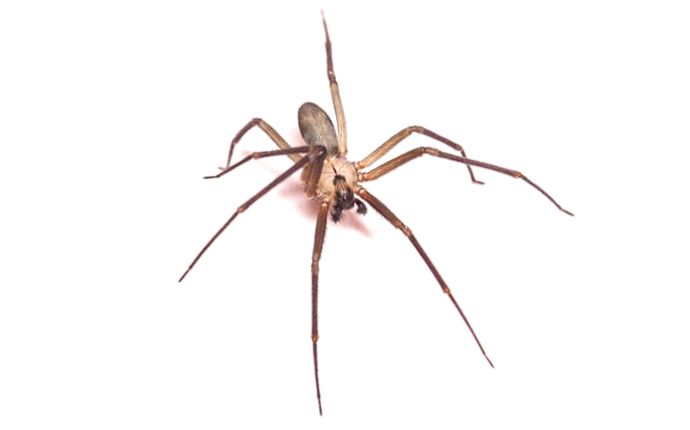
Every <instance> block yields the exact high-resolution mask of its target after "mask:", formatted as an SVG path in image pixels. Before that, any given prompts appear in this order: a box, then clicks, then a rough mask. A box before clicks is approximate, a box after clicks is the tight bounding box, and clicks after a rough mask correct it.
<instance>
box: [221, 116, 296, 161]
mask: <svg viewBox="0 0 690 430" xmlns="http://www.w3.org/2000/svg"><path fill="white" fill-rule="evenodd" d="M256 126H258V127H259V128H260V129H261V130H263V131H264V133H266V134H267V135H268V137H270V138H271V140H272V141H273V142H274V143H275V144H276V145H277V146H278V148H280V149H288V148H291V146H290V144H288V143H287V142H286V141H285V139H283V137H282V136H281V135H280V134H278V132H277V131H275V129H274V128H273V127H271V126H270V125H268V123H267V122H266V121H264V120H263V119H261V118H254V119H252V120H251V121H249V122H248V123H247V125H245V126H244V127H242V128H241V129H240V131H238V132H237V134H236V135H235V137H234V138H233V139H232V142H231V143H230V150H229V151H228V161H227V163H225V168H227V167H229V166H230V162H231V161H232V153H233V152H234V151H235V145H237V144H238V143H239V141H240V139H242V137H243V136H244V135H245V134H246V133H247V132H248V131H249V130H251V129H252V128H253V127H256ZM288 157H290V159H292V161H295V162H297V161H299V159H300V158H301V157H300V156H299V155H297V154H289V155H288Z"/></svg>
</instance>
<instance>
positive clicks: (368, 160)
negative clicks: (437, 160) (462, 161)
mask: <svg viewBox="0 0 690 430" xmlns="http://www.w3.org/2000/svg"><path fill="white" fill-rule="evenodd" d="M412 133H419V134H422V135H424V136H427V137H430V138H432V139H434V140H437V141H439V142H441V143H444V144H446V145H448V146H450V147H451V148H453V149H455V150H456V151H458V152H460V154H462V156H463V157H467V155H466V154H465V150H464V149H462V146H460V145H459V144H457V143H455V142H453V141H452V140H450V139H447V138H445V137H443V136H441V135H439V134H436V133H434V132H433V131H431V130H428V129H426V128H424V127H420V126H418V125H413V126H411V127H407V128H404V129H402V130H401V131H400V132H398V133H396V134H395V135H393V136H392V137H391V138H390V139H388V140H387V141H385V142H383V144H381V146H379V147H378V148H376V149H375V150H374V151H373V152H372V153H371V154H369V155H367V156H366V157H365V158H364V159H363V160H362V161H359V162H357V163H355V168H356V169H357V170H360V169H364V168H367V167H369V166H370V165H371V164H372V163H374V162H376V161H377V160H378V159H380V158H381V157H383V156H384V155H386V154H387V153H388V151H390V150H391V149H393V147H395V145H397V144H398V143H400V142H401V141H402V140H403V139H405V138H407V137H409V136H410V135H411V134H412ZM467 171H469V172H470V179H472V182H474V183H475V184H484V182H482V181H478V180H477V179H475V177H474V172H472V167H470V166H469V165H468V166H467Z"/></svg>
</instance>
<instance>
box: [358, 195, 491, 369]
mask: <svg viewBox="0 0 690 430" xmlns="http://www.w3.org/2000/svg"><path fill="white" fill-rule="evenodd" d="M356 193H357V194H358V195H359V196H360V197H361V198H362V199H363V200H364V201H365V202H367V203H369V205H371V207H373V208H374V210H376V211H377V212H378V213H380V214H381V215H382V216H383V217H384V218H386V219H387V220H388V222H390V223H391V224H393V226H394V227H395V228H397V229H398V230H400V231H402V232H403V234H404V235H405V236H407V238H408V239H409V240H410V242H412V245H413V246H414V247H415V249H416V250H417V252H418V253H419V255H420V256H421V257H422V259H423V260H424V262H425V263H426V265H427V267H429V270H431V273H432V274H433V275H434V277H435V278H436V281H438V284H439V285H440V286H441V289H442V290H443V292H444V293H446V295H447V296H448V298H449V299H450V301H451V302H453V305H454V306H455V309H457V310H458V312H459V313H460V316H461V317H462V319H463V321H464V322H465V325H466V326H467V328H468V329H470V333H472V337H474V341H475V342H476V343H477V346H479V349H480V350H481V351H482V354H484V358H486V361H488V362H489V364H490V365H491V367H494V364H493V363H492V362H491V359H490V358H489V356H488V355H486V351H485V350H484V347H483V346H482V343H481V342H480V341H479V337H477V334H476V333H475V332H474V329H473V328H472V325H471V324H470V322H469V320H468V319H467V317H466V316H465V313H464V312H463V311H462V309H461V308H460V305H458V302H457V301H456V300H455V297H453V294H452V293H451V292H450V288H448V285H447V284H446V281H444V280H443V278H442V277H441V274H440V273H439V272H438V270H437V269H436V266H434V263H432V262H431V259H430V258H429V256H428V255H427V254H426V252H425V251H424V249H423V248H422V245H420V244H419V242H418V241H417V238H415V236H414V234H412V230H410V228H409V227H408V226H406V225H405V224H403V222H402V221H400V219H399V218H398V217H397V216H395V214H394V213H393V212H392V211H391V210H390V209H388V207H387V206H386V205H384V204H383V203H382V202H381V201H380V200H379V199H377V198H376V197H374V196H373V195H371V194H370V193H369V192H368V191H367V190H365V189H364V188H361V187H360V188H358V189H357V191H356Z"/></svg>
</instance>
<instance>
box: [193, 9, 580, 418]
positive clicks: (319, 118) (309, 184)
mask: <svg viewBox="0 0 690 430" xmlns="http://www.w3.org/2000/svg"><path fill="white" fill-rule="evenodd" d="M321 20H322V23H323V29H324V33H325V36H326V69H327V73H328V82H329V86H330V91H331V98H332V100H333V108H334V110H335V119H336V124H337V131H336V129H335V128H334V126H333V122H332V121H331V119H330V117H329V116H328V114H327V113H326V112H325V111H324V110H323V109H321V108H320V107H319V106H317V105H316V104H314V103H311V102H307V103H304V104H303V105H302V106H300V108H299V110H298V114H297V118H298V123H299V129H300V133H301V134H302V137H303V138H304V141H305V142H306V145H303V146H290V145H289V144H288V143H287V142H286V141H285V139H283V137H281V136H280V134H278V133H277V132H276V131H275V130H274V129H273V127H271V126H270V125H269V124H268V123H267V122H266V121H264V120H263V119H261V118H254V119H252V120H251V121H249V122H248V123H247V124H246V125H245V126H244V127H242V129H240V131H239V132H238V133H237V135H235V137H234V138H233V140H232V142H231V143H230V149H229V151H228V158H227V163H226V164H225V167H222V168H221V171H220V173H218V174H216V175H211V176H205V177H204V179H216V178H220V177H222V176H224V175H226V174H228V173H230V172H231V171H233V170H234V169H236V168H237V167H239V166H241V165H243V164H245V163H247V162H248V161H250V160H256V159H259V158H266V157H276V156H281V155H285V156H287V157H288V158H290V159H291V160H292V161H293V164H292V166H290V168H288V169H287V170H285V171H284V172H283V173H281V174H280V175H278V177H276V178H275V179H274V180H272V181H271V182H270V183H269V184H268V185H266V186H265V187H263V188H262V189H261V190H259V192H258V193H256V194H255V195H254V196H252V197H251V198H250V199H249V200H247V201H246V202H244V203H243V204H242V205H240V206H239V207H238V208H237V209H236V210H235V212H234V213H233V214H232V215H231V216H230V218H229V219H228V220H227V221H226V222H225V224H223V225H222V226H221V228H220V229H219V230H218V231H217V232H216V233H215V234H214V235H213V236H212V237H211V239H210V240H209V241H208V242H207V243H206V245H204V247H203V248H202V249H201V251H199V253H198V254H197V255H196V257H194V259H193V260H192V262H191V264H190V265H189V267H188V268H187V270H186V271H185V272H184V273H183V274H182V276H181V277H180V279H179V282H181V281H182V280H183V279H184V278H185V277H186V276H187V274H188V273H189V271H190V270H192V268H193V267H194V266H195V265H196V263H197V262H198V261H199V259H200V258H201V257H202V256H203V255H204V253H205V252H206V251H207V250H208V248H209V247H210V246H211V245H212V244H213V242H215V241H216V239H218V237H219V236H220V235H221V234H222V233H223V232H224V231H225V229H226V228H227V227H228V226H229V225H230V223H232V222H233V221H234V220H235V218H237V216H238V215H239V214H241V213H243V212H244V211H246V210H247V209H248V208H249V207H250V206H251V205H252V204H254V203H255V202H256V201H257V200H259V199H260V198H261V197H263V196H264V195H266V194H267V193H268V192H269V191H271V190H272V189H273V188H274V187H275V186H277V185H278V184H280V183H281V182H283V181H284V180H285V179H287V178H288V177H290V176H291V175H292V174H294V173H295V172H297V171H298V170H300V169H303V170H302V174H301V180H302V182H304V184H305V194H306V195H307V197H308V198H310V199H316V200H318V203H319V209H318V215H317V217H316V232H315V235H314V248H313V251H312V260H311V301H312V307H311V341H312V356H313V362H314V381H315V383H316V399H317V402H318V406H319V415H323V409H322V407H321V387H320V384H319V360H318V350H317V344H318V340H319V329H318V294H319V260H320V258H321V250H322V248H323V243H324V237H325V233H326V224H327V221H328V216H329V215H330V217H331V220H332V221H333V222H334V223H337V222H338V221H340V219H341V217H342V215H343V213H344V212H345V211H347V210H350V209H355V210H356V212H357V213H358V214H361V215H364V214H366V212H367V206H366V204H365V202H366V203H367V204H369V206H371V207H372V208H374V210H375V211H376V212H378V213H379V214H380V215H382V216H383V217H384V218H385V219H386V220H388V222H390V223H391V224H392V225H393V226H394V227H395V228H397V229H399V230H400V231H401V232H402V233H403V234H404V235H405V236H406V237H407V239H409V241H410V242H411V243H412V246H414V248H415V250H416V251H417V252H418V253H419V255H420V257H421V258H422V259H423V260H424V263H426V265H427V267H428V268H429V270H430V271H431V273H432V274H433V275H434V277H435V278H436V281H437V282H438V284H439V286H440V287H441V290H442V291H443V292H444V293H445V294H446V295H447V296H448V298H449V299H450V301H451V302H452V303H453V306H454V307H455V309H456V310H457V311H458V313H459V314H460V317H461V318H462V320H463V321H464V323H465V325H466V326H467V328H468V329H469V331H470V333H471V334H472V337H473V338H474V341H475V343H476V344H477V346H478V347H479V350H480V351H481V353H482V354H483V355H484V358H485V359H486V361H487V362H488V363H489V365H491V367H494V365H493V363H492V362H491V359H490V358H489V356H488V355H487V353H486V351H485V350H484V347H483V346H482V343H481V342H480V341H479V337H478V336H477V334H476V333H475V331H474V329H473V328H472V325H471V324H470V322H469V320H468V319H467V317H466V316H465V313H464V312H463V311H462V309H461V308H460V305H459V304H458V302H457V300H455V297H454V296H453V294H452V293H451V291H450V288H449V287H448V285H447V284H446V282H445V281H444V280H443V277H441V274H440V273H439V271H438V269H436V266H434V263H433V262H432V261H431V259H430V258H429V256H428V255H427V253H426V252H425V251H424V248H422V245H421V244H420V243H419V241H418V240H417V238H416V237H415V235H414V234H413V233H412V230H410V228H409V227H408V226H407V225H405V224H404V223H403V222H402V221H401V220H400V218H398V217H397V215H395V214H394V213H393V211H391V210H390V209H389V208H388V206H386V205H385V204H384V203H383V202H382V201H381V200H379V199H378V198H377V197H375V196H374V195H372V194H371V193H370V192H369V191H367V190H366V189H365V188H364V187H362V185H361V183H363V182H367V181H373V180H375V179H378V178H380V177H381V176H384V175H385V174H387V173H390V172H391V171H393V170H394V169H396V168H398V167H400V166H402V165H403V164H405V163H407V162H409V161H412V160H414V159H416V158H418V157H421V156H422V155H425V154H427V155H431V156H433V157H439V158H443V159H446V160H451V161H455V162H458V163H461V164H464V165H465V166H466V167H467V170H468V172H469V176H470V180H471V181H472V182H473V183H476V184H483V182H481V181H479V180H477V179H476V178H475V176H474V172H473V171H472V167H480V168H483V169H488V170H493V171H496V172H499V173H503V174H505V175H508V176H512V177H514V178H519V179H522V180H523V181H525V182H527V183H528V184H529V185H531V186H532V187H533V188H535V189H536V190H537V191H539V192H540V193H542V194H543V195H544V196H545V197H546V198H547V199H549V200H550V201H551V203H553V204H554V205H555V206H556V207H557V208H558V209H559V210H561V211H562V212H565V213H566V214H568V215H571V216H573V213H572V212H570V211H568V210H566V209H564V208H563V207H561V205H559V204H558V203H557V202H556V200H554V199H553V197H551V196H550V195H549V194H548V193H547V192H546V191H544V190H543V189H542V188H541V187H540V186H539V185H537V184H536V183H534V182H532V181H531V180H530V179H528V178H527V177H526V176H525V175H523V174H522V173H520V172H519V171H516V170H512V169H507V168H505V167H500V166H497V165H494V164H489V163H485V162H483V161H477V160H473V159H470V158H467V156H466V154H465V151H464V149H463V148H462V146H460V145H459V144H457V143H455V142H453V141H451V140H449V139H447V138H445V137H443V136H441V135H439V134H436V133H434V132H433V131H431V130H428V129H426V128H424V127H420V126H410V127H407V128H404V129H403V130H401V131H400V132H398V133H396V134H395V135H393V136H392V137H391V138H389V139H388V140H386V141H385V142H384V143H383V144H381V145H380V146H379V147H378V148H376V149H375V150H374V151H373V152H371V153H370V154H369V155H367V156H366V157H365V158H363V159H362V160H361V161H357V162H354V163H353V162H351V161H349V160H348V159H347V158H346V155H347V134H346V127H345V114H344V112H343V104H342V101H341V99H340V90H339V89H338V82H337V81H336V77H335V71H334V69H333V55H332V51H331V39H330V36H329V34H328V26H327V24H326V19H325V17H324V15H323V12H322V13H321ZM254 127H259V128H260V129H261V130H262V131H263V132H264V133H266V135H267V136H268V137H269V138H270V139H271V140H272V141H273V142H274V143H275V144H276V146H278V148H279V149H276V150H272V151H259V152H253V153H251V154H249V155H247V156H246V157H244V158H243V159H241V160H240V161H238V162H236V163H235V164H232V163H231V161H232V155H233V152H234V150H235V146H236V145H237V144H238V143H239V142H240V140H241V139H242V137H243V136H244V135H245V134H246V133H247V132H248V131H249V130H251V129H252V128H254ZM413 133H417V134H421V135H424V136H427V137H429V138H431V139H433V140H436V141H438V142H440V143H443V144H444V145H446V146H448V147H449V148H451V149H453V150H455V151H457V152H458V153H459V154H460V155H457V154H452V153H449V152H445V151H441V150H439V149H436V148H432V147H428V146H421V147H418V148H415V149H412V150H410V151H407V152H405V153H403V154H402V155H399V156H397V157H395V158H393V159H391V160H389V161H387V162H385V163H383V164H381V165H380V166H379V167H376V168H374V169H371V170H369V171H364V169H366V168H367V167H369V166H370V165H372V164H373V163H375V162H376V161H378V160H379V159H381V158H382V157H383V156H385V155H386V154H387V153H388V152H389V151H390V150H391V149H393V148H394V147H395V146H396V145H398V144H399V143H400V142H402V141H403V140H404V139H405V138H407V137H408V136H410V135H412V134H413Z"/></svg>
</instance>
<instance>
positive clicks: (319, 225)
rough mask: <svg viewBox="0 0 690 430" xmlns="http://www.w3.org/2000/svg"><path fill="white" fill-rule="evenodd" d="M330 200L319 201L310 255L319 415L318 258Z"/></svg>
mask: <svg viewBox="0 0 690 430" xmlns="http://www.w3.org/2000/svg"><path fill="white" fill-rule="evenodd" d="M329 206H330V202H329V201H328V200H322V201H321V207H320V208H319V215H318V218H316V233H315V234H314V251H313V252H312V257H311V342H312V353H313V356H314V380H315V381H316V399H317V400H318V402H319V415H323V410H322V409H321V387H320V385H319V357H318V352H317V349H316V344H317V342H318V341H319V312H318V308H319V260H320V259H321V250H322V249H323V241H324V238H325V237H326V221H327V220H328V209H329Z"/></svg>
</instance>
